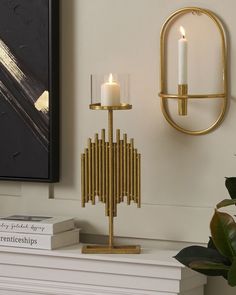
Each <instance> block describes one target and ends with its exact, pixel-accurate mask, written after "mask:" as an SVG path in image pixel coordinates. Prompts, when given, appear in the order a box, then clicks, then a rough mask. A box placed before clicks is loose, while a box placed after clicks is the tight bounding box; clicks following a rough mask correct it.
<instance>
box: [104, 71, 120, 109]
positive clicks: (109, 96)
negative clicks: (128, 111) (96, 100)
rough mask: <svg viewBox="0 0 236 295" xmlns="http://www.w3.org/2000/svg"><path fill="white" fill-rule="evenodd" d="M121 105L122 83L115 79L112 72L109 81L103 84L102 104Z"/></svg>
mask: <svg viewBox="0 0 236 295" xmlns="http://www.w3.org/2000/svg"><path fill="white" fill-rule="evenodd" d="M118 105H120V85H119V84H118V83H117V82H115V81H114V80H113V76H112V74H110V75H109V81H108V82H105V83H103V84H102V85H101V106H118Z"/></svg>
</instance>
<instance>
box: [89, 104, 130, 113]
mask: <svg viewBox="0 0 236 295" xmlns="http://www.w3.org/2000/svg"><path fill="white" fill-rule="evenodd" d="M89 108H90V109H91V110H96V111H98V110H101V111H125V110H131V109H132V105H131V104H126V103H121V104H120V105H118V106H101V104H100V103H93V104H90V105H89Z"/></svg>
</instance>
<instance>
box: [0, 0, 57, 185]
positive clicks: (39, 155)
mask: <svg viewBox="0 0 236 295" xmlns="http://www.w3.org/2000/svg"><path fill="white" fill-rule="evenodd" d="M58 2H59V1H58V0H1V1H0V179H4V180H24V181H27V180H28V181H42V182H56V181H58V178H59V171H58V154H59V151H58V133H59V119H58V118H59V114H58V112H59V96H58V94H59V90H58V88H59V83H58V80H59V79H58V77H59V68H58V61H59V44H58V43H59V41H58V33H59V4H58Z"/></svg>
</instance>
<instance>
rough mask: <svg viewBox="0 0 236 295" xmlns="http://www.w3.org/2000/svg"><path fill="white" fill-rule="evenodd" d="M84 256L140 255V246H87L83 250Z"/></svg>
mask: <svg viewBox="0 0 236 295" xmlns="http://www.w3.org/2000/svg"><path fill="white" fill-rule="evenodd" d="M82 253H83V254H140V253H141V247H140V246H139V245H134V246H133V245H132V246H126V245H125V246H112V247H110V246H108V245H87V246H83V248H82Z"/></svg>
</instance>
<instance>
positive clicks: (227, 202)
mask: <svg viewBox="0 0 236 295" xmlns="http://www.w3.org/2000/svg"><path fill="white" fill-rule="evenodd" d="M235 204H236V199H225V200H223V201H221V202H220V203H218V204H217V205H216V208H217V209H220V208H222V207H227V206H231V205H235Z"/></svg>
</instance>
